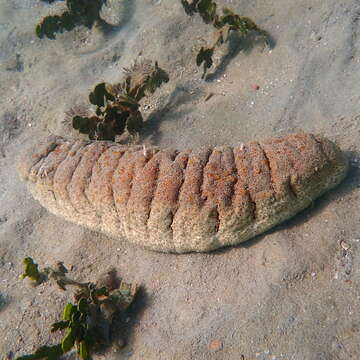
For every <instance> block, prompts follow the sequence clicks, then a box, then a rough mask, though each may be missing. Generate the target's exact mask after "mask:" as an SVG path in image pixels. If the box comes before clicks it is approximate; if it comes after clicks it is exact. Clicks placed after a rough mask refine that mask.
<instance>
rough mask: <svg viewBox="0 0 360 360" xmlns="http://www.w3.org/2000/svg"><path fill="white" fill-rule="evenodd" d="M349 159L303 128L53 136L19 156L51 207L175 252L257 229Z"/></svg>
mask: <svg viewBox="0 0 360 360" xmlns="http://www.w3.org/2000/svg"><path fill="white" fill-rule="evenodd" d="M347 168H348V161H347V158H346V156H345V155H344V153H343V152H342V151H341V150H340V149H339V148H338V147H337V146H336V145H335V144H334V143H332V142H331V141H329V140H327V139H326V138H323V137H320V136H316V135H312V134H304V133H298V134H290V135H287V136H284V137H279V138H274V139H270V140H267V141H263V142H250V143H248V144H245V145H241V146H238V147H228V146H223V147H215V148H213V149H203V150H198V151H191V150H187V151H177V150H171V149H167V150H160V149H158V148H156V147H152V148H143V147H141V146H124V145H119V144H116V143H113V142H109V141H93V142H86V141H82V140H77V141H67V140H65V139H63V138H60V137H55V136H51V137H49V138H48V139H46V141H44V143H43V144H41V145H37V146H36V147H34V148H32V149H30V150H27V151H26V153H25V154H24V155H23V156H22V157H21V160H20V161H19V163H18V170H19V172H20V174H21V176H22V177H23V179H24V180H26V181H27V183H28V185H29V188H30V191H31V193H32V194H33V196H34V198H35V199H37V200H38V201H39V202H40V203H41V204H42V205H43V206H44V207H45V208H47V209H48V210H49V211H50V212H52V213H54V214H55V215H59V216H61V217H63V218H65V219H67V220H69V221H71V222H74V223H77V224H81V225H84V226H86V227H88V228H90V229H92V230H95V231H100V232H103V233H105V234H107V235H108V236H111V237H114V238H118V239H123V238H127V239H128V240H129V241H131V242H133V243H136V244H138V245H140V246H142V247H145V248H148V249H152V250H155V251H161V252H174V253H184V252H191V251H195V252H202V251H211V250H214V249H217V248H220V247H223V246H228V245H236V244H239V243H241V242H243V241H246V240H248V239H250V238H252V237H254V236H256V235H258V234H261V233H263V232H265V231H266V230H268V229H270V228H271V227H273V226H274V225H277V224H279V223H281V222H282V221H284V220H286V219H288V218H290V217H292V216H293V215H295V214H296V213H298V212H299V211H301V210H303V209H304V208H306V207H307V206H309V205H310V204H311V203H312V201H313V200H314V199H316V198H317V197H318V196H320V195H321V194H323V193H324V192H326V191H327V190H329V189H331V188H333V187H334V186H336V185H337V184H338V183H340V182H341V181H342V180H343V178H344V177H345V175H346V172H347Z"/></svg>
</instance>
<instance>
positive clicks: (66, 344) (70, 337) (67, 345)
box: [61, 328, 75, 353]
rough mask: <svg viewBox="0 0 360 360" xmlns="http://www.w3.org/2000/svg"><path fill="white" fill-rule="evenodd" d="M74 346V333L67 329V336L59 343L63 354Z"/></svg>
mask: <svg viewBox="0 0 360 360" xmlns="http://www.w3.org/2000/svg"><path fill="white" fill-rule="evenodd" d="M74 344H75V336H74V331H73V329H71V328H70V329H68V332H67V334H66V335H65V337H64V338H63V340H62V342H61V349H62V351H63V352H64V353H67V352H68V351H70V350H71V349H72V347H73V346H74Z"/></svg>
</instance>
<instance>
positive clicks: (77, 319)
mask: <svg viewBox="0 0 360 360" xmlns="http://www.w3.org/2000/svg"><path fill="white" fill-rule="evenodd" d="M25 263H26V266H27V267H29V264H30V268H31V270H28V271H27V272H25V274H28V273H29V275H30V274H31V276H32V274H38V273H39V274H45V275H46V278H45V277H42V279H46V280H53V281H55V282H56V283H57V284H58V285H59V287H60V288H61V289H63V290H66V287H67V286H69V285H71V286H76V287H77V288H78V291H77V292H76V293H75V296H74V298H75V303H74V304H73V303H67V304H66V305H65V307H64V310H63V319H62V320H61V321H58V322H55V323H53V324H52V326H51V332H56V331H65V335H64V336H63V338H62V340H61V343H60V344H57V345H53V346H42V347H40V348H39V349H37V350H36V351H35V353H34V354H31V355H25V356H20V357H18V358H16V359H15V360H31V359H46V360H58V359H60V356H61V355H63V354H66V353H67V352H69V351H70V350H71V349H73V348H74V347H76V350H77V354H78V356H79V358H80V359H82V360H89V359H90V352H91V350H92V349H95V348H96V347H98V346H99V345H101V344H102V343H104V341H105V342H106V341H107V340H108V338H109V334H108V331H109V329H110V325H111V323H112V319H113V316H114V315H115V314H116V313H117V312H119V311H125V310H126V309H127V308H128V307H129V305H130V304H131V303H132V302H133V300H134V297H135V295H136V292H137V286H136V285H131V284H127V283H125V282H123V281H122V280H117V279H115V277H116V271H115V270H114V269H111V270H110V271H109V272H107V273H106V274H105V276H104V278H103V279H101V280H98V281H97V282H96V284H94V283H91V282H88V283H81V282H78V281H75V280H72V279H70V278H68V277H67V276H66V275H65V274H66V273H67V272H68V271H67V269H66V268H65V266H64V265H63V263H61V262H59V263H58V264H57V266H56V267H55V269H52V268H45V269H44V271H43V272H42V273H41V272H39V271H38V265H37V264H35V263H34V261H33V260H32V259H31V258H26V262H25V259H24V264H25ZM29 275H26V276H29ZM103 284H104V285H105V286H102V285H103ZM115 284H119V287H118V288H115Z"/></svg>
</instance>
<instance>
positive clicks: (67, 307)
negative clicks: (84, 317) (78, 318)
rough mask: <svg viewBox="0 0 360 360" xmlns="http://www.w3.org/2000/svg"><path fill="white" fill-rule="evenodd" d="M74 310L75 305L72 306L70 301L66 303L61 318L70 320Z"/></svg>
mask: <svg viewBox="0 0 360 360" xmlns="http://www.w3.org/2000/svg"><path fill="white" fill-rule="evenodd" d="M75 310H76V306H74V305H73V304H71V303H68V304H66V305H65V308H64V313H63V319H64V320H68V321H70V320H71V316H72V314H73V313H74V312H75Z"/></svg>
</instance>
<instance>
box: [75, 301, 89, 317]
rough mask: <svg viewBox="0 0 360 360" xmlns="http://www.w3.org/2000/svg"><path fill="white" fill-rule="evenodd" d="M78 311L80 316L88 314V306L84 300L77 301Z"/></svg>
mask: <svg viewBox="0 0 360 360" xmlns="http://www.w3.org/2000/svg"><path fill="white" fill-rule="evenodd" d="M78 309H79V311H80V312H81V313H82V314H87V313H88V312H89V304H88V302H87V300H86V299H85V298H81V299H80V300H79V303H78Z"/></svg>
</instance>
